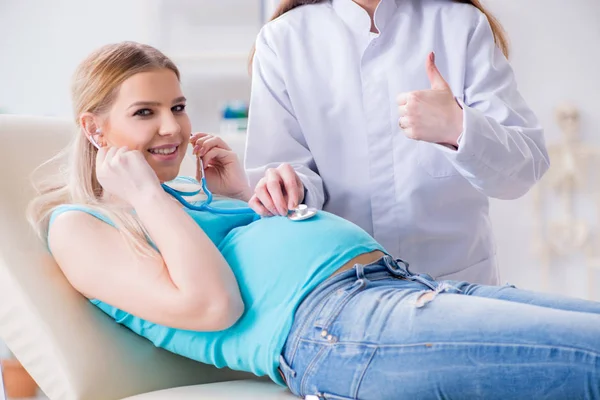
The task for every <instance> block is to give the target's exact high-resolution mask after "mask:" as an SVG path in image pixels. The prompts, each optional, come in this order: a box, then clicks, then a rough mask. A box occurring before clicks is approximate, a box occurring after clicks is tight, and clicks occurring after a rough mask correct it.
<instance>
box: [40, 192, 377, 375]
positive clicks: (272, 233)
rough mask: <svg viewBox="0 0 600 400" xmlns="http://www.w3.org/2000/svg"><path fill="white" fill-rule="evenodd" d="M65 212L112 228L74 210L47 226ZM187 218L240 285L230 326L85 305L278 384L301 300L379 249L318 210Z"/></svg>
mask: <svg viewBox="0 0 600 400" xmlns="http://www.w3.org/2000/svg"><path fill="white" fill-rule="evenodd" d="M212 205H214V206H215V207H247V204H246V203H245V202H241V201H237V200H214V201H213V203H212ZM186 210H187V209H186ZM67 211H81V212H86V213H88V214H91V215H93V216H95V217H96V218H99V219H100V220H102V221H104V222H106V223H108V224H111V225H113V224H112V222H111V221H110V220H108V219H107V218H106V217H105V216H103V215H100V214H98V213H97V212H95V211H93V210H91V209H89V208H86V207H83V206H77V205H64V206H60V207H58V208H57V209H56V210H55V211H54V213H53V214H52V216H51V219H50V223H52V221H53V220H54V219H55V218H56V217H57V216H58V215H59V214H61V213H64V212H67ZM187 213H188V214H189V215H190V217H192V218H193V219H194V221H196V223H197V224H198V225H199V226H200V227H201V228H202V229H203V230H204V232H205V233H206V234H207V236H208V237H209V238H210V239H211V240H212V241H213V243H214V244H215V246H217V247H218V249H219V250H220V252H221V253H222V254H223V256H224V257H225V260H227V262H228V263H229V266H230V267H231V269H232V271H233V273H234V274H235V277H236V279H237V281H238V286H239V288H240V292H241V295H242V299H243V301H244V305H245V311H244V314H243V315H242V317H241V318H240V319H239V320H238V321H237V322H236V323H235V324H234V325H233V326H231V327H230V328H229V329H226V330H223V331H219V332H196V331H188V330H182V329H175V328H170V327H167V326H162V325H158V324H155V323H152V322H149V321H146V320H143V319H141V318H138V317H136V316H135V315H132V314H130V313H127V312H125V311H123V310H120V309H118V308H116V307H114V306H112V305H110V304H107V303H105V302H102V301H100V300H96V299H92V300H90V301H91V302H92V303H93V304H95V305H96V306H97V307H98V308H100V309H101V310H102V311H104V312H105V313H106V314H108V315H109V316H111V317H112V318H113V319H114V320H115V321H116V322H118V323H119V324H122V325H124V326H126V327H127V328H129V329H130V330H132V331H133V332H135V333H137V334H138V335H140V336H143V337H145V338H147V339H148V340H150V341H151V342H152V343H153V344H154V345H155V346H157V347H161V348H164V349H166V350H168V351H171V352H173V353H176V354H179V355H182V356H184V357H188V358H191V359H194V360H197V361H199V362H202V363H206V364H212V365H215V366H216V367H218V368H222V367H229V368H231V369H235V370H240V371H247V372H252V373H254V374H255V375H257V376H264V375H268V376H269V377H270V378H271V379H272V380H273V381H275V382H276V383H278V384H280V385H284V382H283V380H282V379H281V376H280V375H279V373H278V372H277V369H278V367H279V356H280V354H281V352H282V350H283V346H284V344H285V341H286V338H287V336H288V334H289V331H290V329H291V326H292V322H293V318H294V313H295V311H296V308H297V307H298V305H299V304H300V302H301V301H302V300H303V299H304V298H305V297H306V295H308V294H309V293H310V292H311V291H312V290H313V289H314V288H315V287H316V286H317V285H319V284H320V283H321V282H323V281H324V280H325V279H327V278H328V277H329V276H331V275H332V274H333V273H334V272H335V271H336V270H337V269H339V268H340V267H341V266H342V265H344V264H345V263H347V262H348V261H350V260H351V259H352V258H354V257H356V256H358V255H360V254H362V253H366V252H371V251H374V250H381V251H384V249H383V248H382V247H381V245H379V244H378V243H377V242H376V241H375V240H374V239H373V238H372V237H371V236H370V235H369V234H367V233H366V232H365V231H364V230H362V229H361V228H359V227H358V226H356V225H354V224H352V223H351V222H348V221H346V220H344V219H342V218H340V217H337V216H335V215H333V214H329V213H326V212H323V211H319V213H318V214H317V216H315V217H313V218H311V219H308V220H305V221H300V222H294V221H291V220H289V219H288V218H286V217H270V218H262V219H261V218H259V217H258V216H256V215H222V214H211V213H210V212H206V211H193V210H187ZM113 226H114V225H113Z"/></svg>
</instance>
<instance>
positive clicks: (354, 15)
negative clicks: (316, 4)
mask: <svg viewBox="0 0 600 400" xmlns="http://www.w3.org/2000/svg"><path fill="white" fill-rule="evenodd" d="M332 5H333V9H334V10H335V12H336V13H337V14H338V15H339V16H340V18H342V20H344V22H345V23H346V24H347V25H348V27H349V28H350V29H352V30H353V31H354V32H355V33H359V34H368V32H369V31H370V30H371V19H370V18H369V14H368V13H367V12H366V11H365V9H363V8H362V7H361V6H359V5H358V4H356V3H355V2H354V1H352V0H332ZM397 8H398V5H397V4H396V0H381V1H380V2H379V5H378V6H377V8H376V9H375V18H374V19H375V26H376V27H377V30H378V31H379V33H381V32H383V31H384V30H385V27H386V26H387V24H388V22H389V21H390V20H391V19H392V18H393V16H394V13H395V12H396V10H397Z"/></svg>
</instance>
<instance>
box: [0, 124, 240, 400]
mask: <svg viewBox="0 0 600 400" xmlns="http://www.w3.org/2000/svg"><path fill="white" fill-rule="evenodd" d="M74 134H75V127H74V124H72V123H71V122H69V121H68V120H62V119H55V118H46V117H27V116H8V115H0V141H1V143H2V145H1V146H0V337H1V338H2V340H4V341H5V343H6V344H7V346H8V347H9V348H10V349H11V350H12V352H13V353H14V354H15V356H16V357H17V358H18V359H19V360H20V361H21V363H22V364H23V365H24V366H25V368H26V369H27V370H28V372H29V373H30V374H31V375H32V377H33V378H34V379H35V380H36V382H37V383H38V385H39V386H40V388H41V389H42V390H43V391H44V392H45V393H46V395H47V396H48V397H49V398H50V399H61V400H62V399H68V400H72V399H85V400H95V399H102V400H110V399H120V398H123V397H127V396H131V395H134V394H139V393H145V392H148V391H152V390H157V389H163V388H169V387H175V386H182V385H188V384H197V383H206V382H217V381H224V380H234V379H242V378H248V377H249V375H248V374H242V373H238V372H233V371H230V370H227V369H223V370H219V369H217V368H214V367H212V366H207V365H203V364H200V363H197V362H194V361H191V360H188V359H185V358H183V357H179V356H176V355H174V354H171V353H169V352H167V351H164V350H161V349H158V348H156V347H154V346H153V345H152V344H151V343H150V342H149V341H147V340H145V339H143V338H141V337H139V336H137V335H135V334H133V333H132V332H131V331H129V330H127V329H125V328H123V327H121V326H119V325H117V324H116V323H114V321H113V320H112V319H110V318H109V317H107V316H106V315H104V314H103V313H102V312H101V311H99V310H98V309H96V308H95V307H94V306H92V305H91V304H90V303H89V302H88V301H87V300H86V299H85V298H84V297H83V296H81V295H80V294H79V293H77V292H76V291H75V290H74V289H73V288H72V287H71V286H70V285H69V283H68V282H67V280H66V279H65V277H64V276H63V274H62V273H61V271H60V269H59V268H58V266H57V265H56V264H55V262H54V261H53V259H52V258H51V257H50V256H49V255H48V253H47V252H46V250H45V247H44V245H43V243H42V242H41V241H40V240H38V239H37V238H36V237H35V235H34V233H33V231H32V230H31V229H30V227H29V225H28V224H27V222H26V220H25V209H26V207H27V204H28V202H29V200H30V199H31V197H32V195H33V193H34V192H33V187H32V185H31V180H30V175H31V173H32V172H33V170H34V169H35V168H36V167H37V166H39V165H40V164H41V163H42V162H44V161H46V160H48V159H49V158H50V157H51V156H53V155H54V154H56V153H57V152H59V151H60V150H61V149H63V148H64V147H65V146H66V145H67V143H68V142H69V141H70V139H71V138H72V135H74ZM183 168H184V169H186V172H190V171H193V168H194V162H193V160H187V161H186V164H185V167H183Z"/></svg>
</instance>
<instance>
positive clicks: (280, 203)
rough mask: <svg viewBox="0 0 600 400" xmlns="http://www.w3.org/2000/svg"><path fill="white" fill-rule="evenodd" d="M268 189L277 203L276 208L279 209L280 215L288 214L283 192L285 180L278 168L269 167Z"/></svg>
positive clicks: (267, 175)
mask: <svg viewBox="0 0 600 400" xmlns="http://www.w3.org/2000/svg"><path fill="white" fill-rule="evenodd" d="M266 178H267V189H268V190H269V194H270V195H271V199H272V200H273V203H274V204H275V208H276V209H277V213H278V214H279V215H287V213H288V207H287V201H286V199H285V196H284V193H283V181H282V179H281V176H280V175H279V172H278V171H277V170H276V169H268V170H267V174H266Z"/></svg>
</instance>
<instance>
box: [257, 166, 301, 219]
mask: <svg viewBox="0 0 600 400" xmlns="http://www.w3.org/2000/svg"><path fill="white" fill-rule="evenodd" d="M303 200H304V184H303V183H302V181H301V180H300V177H298V174H297V173H296V171H295V170H294V168H292V166H291V165H289V164H281V165H280V166H279V167H277V168H269V169H268V170H267V172H266V174H265V176H264V177H263V178H262V179H261V180H260V181H258V184H257V185H256V188H255V189H254V195H253V196H252V198H250V201H249V202H248V204H249V205H250V207H251V208H252V209H253V210H254V211H256V213H258V214H260V215H261V216H264V217H267V216H274V215H282V216H285V215H287V214H288V211H289V210H293V209H294V208H296V207H298V204H300V203H301V202H302V201H303Z"/></svg>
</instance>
